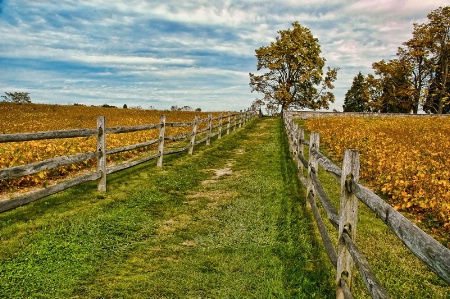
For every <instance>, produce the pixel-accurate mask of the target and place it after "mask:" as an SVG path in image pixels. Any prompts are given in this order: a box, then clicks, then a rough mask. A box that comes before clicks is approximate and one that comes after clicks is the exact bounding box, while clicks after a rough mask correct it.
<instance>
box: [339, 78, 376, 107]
mask: <svg viewBox="0 0 450 299" xmlns="http://www.w3.org/2000/svg"><path fill="white" fill-rule="evenodd" d="M368 102H369V94H368V90H367V84H366V79H365V77H364V75H363V74H361V72H359V73H358V75H356V76H355V78H353V84H352V87H351V88H350V89H349V90H348V91H347V93H346V94H345V100H344V106H343V108H344V112H350V111H352V112H369V111H371V110H370V107H369V106H368V105H367V103H368Z"/></svg>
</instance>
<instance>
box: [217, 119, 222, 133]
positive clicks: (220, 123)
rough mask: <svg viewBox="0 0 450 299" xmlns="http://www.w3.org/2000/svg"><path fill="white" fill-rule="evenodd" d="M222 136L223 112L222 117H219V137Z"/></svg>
mask: <svg viewBox="0 0 450 299" xmlns="http://www.w3.org/2000/svg"><path fill="white" fill-rule="evenodd" d="M220 138H222V112H220V118H219V135H218V136H217V139H220Z"/></svg>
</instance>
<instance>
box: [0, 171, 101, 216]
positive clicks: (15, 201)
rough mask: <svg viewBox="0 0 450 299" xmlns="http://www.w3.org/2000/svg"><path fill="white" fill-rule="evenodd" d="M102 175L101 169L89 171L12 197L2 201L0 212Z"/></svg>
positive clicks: (93, 179) (96, 178)
mask: <svg viewBox="0 0 450 299" xmlns="http://www.w3.org/2000/svg"><path fill="white" fill-rule="evenodd" d="M100 177H101V173H100V172H99V171H97V172H94V173H89V174H85V175H81V176H77V177H75V178H73V179H69V180H66V181H64V182H62V183H59V184H57V185H53V186H49V187H47V188H45V189H42V190H39V191H35V192H30V193H27V194H24V195H21V196H18V197H14V198H11V199H9V200H6V201H2V202H0V213H1V212H5V211H9V210H12V209H14V208H17V207H20V206H23V205H26V204H28V203H30V202H33V201H35V200H38V199H40V198H43V197H46V196H49V195H52V194H55V193H58V192H61V191H63V190H66V189H68V188H70V187H73V186H75V185H79V184H81V183H84V182H88V181H95V180H98V179H99V178H100Z"/></svg>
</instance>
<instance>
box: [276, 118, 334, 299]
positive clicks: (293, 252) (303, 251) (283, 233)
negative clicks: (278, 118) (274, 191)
mask: <svg viewBox="0 0 450 299" xmlns="http://www.w3.org/2000/svg"><path fill="white" fill-rule="evenodd" d="M279 130H280V132H279V134H278V136H279V144H280V156H281V159H280V172H281V174H282V177H283V182H284V185H285V188H284V190H286V191H285V192H287V194H286V195H285V196H283V201H282V202H281V209H282V212H281V213H280V217H279V219H278V223H279V227H282V228H283V229H281V230H280V231H279V236H278V239H279V240H280V241H282V242H283V243H289V244H290V246H289V247H287V249H285V250H283V251H279V252H277V254H278V256H279V258H280V260H282V262H283V265H284V273H283V276H284V284H285V289H286V290H290V292H289V293H288V294H287V295H288V297H296V298H301V297H304V298H333V297H334V296H335V291H334V285H333V268H332V267H331V263H330V262H329V261H328V258H327V257H326V255H325V250H324V247H323V244H322V243H321V239H320V237H319V236H318V233H317V229H316V227H315V224H314V220H313V218H312V214H311V212H310V211H308V210H307V208H306V197H305V194H306V190H305V189H304V188H303V187H302V186H301V183H300V181H299V180H298V178H297V167H296V165H295V163H294V162H293V161H292V157H291V156H290V153H289V144H288V139H287V136H286V134H285V132H284V127H283V125H282V124H280V125H279ZM289 199H292V200H289Z"/></svg>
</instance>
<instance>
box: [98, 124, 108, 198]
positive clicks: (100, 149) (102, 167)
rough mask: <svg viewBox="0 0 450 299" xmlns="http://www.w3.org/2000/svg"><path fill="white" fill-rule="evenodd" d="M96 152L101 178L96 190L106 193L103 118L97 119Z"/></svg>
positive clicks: (104, 129) (104, 126) (104, 125)
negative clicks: (98, 154) (98, 155)
mask: <svg viewBox="0 0 450 299" xmlns="http://www.w3.org/2000/svg"><path fill="white" fill-rule="evenodd" d="M97 128H98V136H97V152H99V153H100V157H98V158H97V170H98V171H101V173H102V176H101V177H100V179H99V180H98V182H97V190H98V191H102V192H105V191H106V122H105V117H104V116H99V117H98V118H97Z"/></svg>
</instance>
